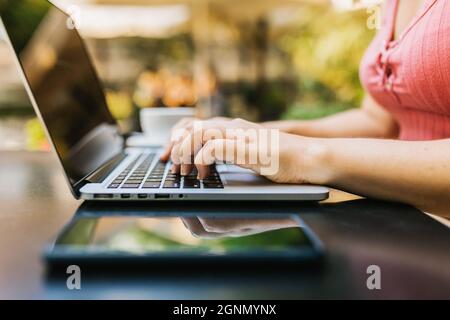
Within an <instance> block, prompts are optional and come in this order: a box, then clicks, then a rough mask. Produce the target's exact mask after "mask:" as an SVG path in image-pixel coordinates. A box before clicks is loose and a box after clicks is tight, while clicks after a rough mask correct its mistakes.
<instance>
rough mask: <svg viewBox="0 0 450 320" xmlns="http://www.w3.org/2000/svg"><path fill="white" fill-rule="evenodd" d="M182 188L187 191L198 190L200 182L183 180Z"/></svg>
mask: <svg viewBox="0 0 450 320" xmlns="http://www.w3.org/2000/svg"><path fill="white" fill-rule="evenodd" d="M183 186H184V188H187V189H198V188H200V181H195V180H184V185H183Z"/></svg>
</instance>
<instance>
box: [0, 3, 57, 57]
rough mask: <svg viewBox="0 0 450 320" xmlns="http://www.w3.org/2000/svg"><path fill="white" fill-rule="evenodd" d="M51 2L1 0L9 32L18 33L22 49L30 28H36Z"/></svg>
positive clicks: (1, 8)
mask: <svg viewBox="0 0 450 320" xmlns="http://www.w3.org/2000/svg"><path fill="white" fill-rule="evenodd" d="M49 7H50V4H49V3H48V2H47V1H42V0H0V16H1V18H2V20H4V21H5V22H6V23H7V24H8V25H11V26H13V28H12V30H9V32H11V33H13V34H15V35H17V39H19V40H18V46H17V49H19V50H20V51H21V50H22V49H23V48H24V47H25V44H26V41H27V39H28V35H29V30H30V29H31V30H34V29H36V27H37V25H38V23H39V21H40V20H41V18H42V16H43V15H44V14H45V13H46V12H47V10H48V8H49Z"/></svg>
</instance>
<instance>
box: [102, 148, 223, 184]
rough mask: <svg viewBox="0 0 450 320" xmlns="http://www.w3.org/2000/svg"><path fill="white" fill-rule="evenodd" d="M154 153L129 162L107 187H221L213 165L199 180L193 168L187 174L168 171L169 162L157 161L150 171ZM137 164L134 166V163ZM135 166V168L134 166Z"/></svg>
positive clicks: (220, 181)
mask: <svg viewBox="0 0 450 320" xmlns="http://www.w3.org/2000/svg"><path fill="white" fill-rule="evenodd" d="M155 157H156V154H145V155H143V156H141V157H137V158H136V160H134V161H133V162H132V163H130V164H129V165H128V166H127V167H126V168H125V169H124V170H123V171H122V172H121V173H120V174H119V175H118V176H117V177H116V178H115V179H114V180H113V181H112V182H111V183H110V184H109V185H108V188H109V189H160V188H161V189H182V188H184V189H223V183H222V180H221V179H220V175H219V173H218V172H217V170H216V168H215V166H211V167H210V175H209V176H208V177H207V178H206V179H204V180H202V181H200V180H198V179H197V173H198V172H197V170H196V169H195V168H194V169H193V170H192V172H191V173H190V174H189V175H188V176H184V177H183V176H181V175H180V174H174V173H172V172H170V167H171V166H172V164H171V163H170V162H162V161H158V162H157V163H156V165H155V166H154V167H153V168H152V170H151V171H150V167H151V165H152V163H153V161H154V159H155ZM138 163H139V165H138V166H137V167H136V165H137V164H138ZM135 167H136V168H135Z"/></svg>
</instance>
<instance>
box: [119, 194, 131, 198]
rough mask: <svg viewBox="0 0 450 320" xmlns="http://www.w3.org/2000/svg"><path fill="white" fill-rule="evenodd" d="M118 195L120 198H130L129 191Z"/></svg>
mask: <svg viewBox="0 0 450 320" xmlns="http://www.w3.org/2000/svg"><path fill="white" fill-rule="evenodd" d="M120 197H121V198H122V199H130V198H131V194H129V193H124V194H121V195H120Z"/></svg>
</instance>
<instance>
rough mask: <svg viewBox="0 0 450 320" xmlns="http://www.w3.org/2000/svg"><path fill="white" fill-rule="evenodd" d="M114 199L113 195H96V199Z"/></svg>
mask: <svg viewBox="0 0 450 320" xmlns="http://www.w3.org/2000/svg"><path fill="white" fill-rule="evenodd" d="M112 197H113V195H112V194H106V193H99V194H94V199H111V198H112Z"/></svg>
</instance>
